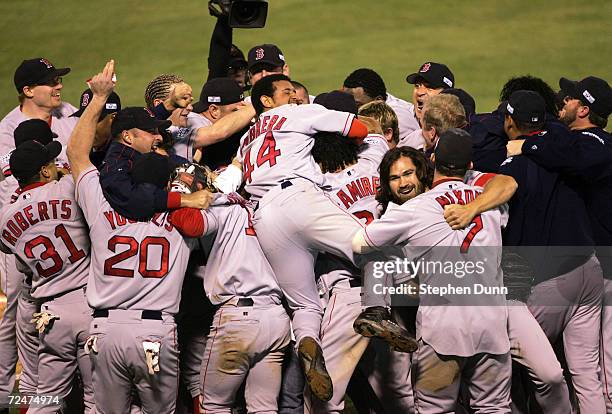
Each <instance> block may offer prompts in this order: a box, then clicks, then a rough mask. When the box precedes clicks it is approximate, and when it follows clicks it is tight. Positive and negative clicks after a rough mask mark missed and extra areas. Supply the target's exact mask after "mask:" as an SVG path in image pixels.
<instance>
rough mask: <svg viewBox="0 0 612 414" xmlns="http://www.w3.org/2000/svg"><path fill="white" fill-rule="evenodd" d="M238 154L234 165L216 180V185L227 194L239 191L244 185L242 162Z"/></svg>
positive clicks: (233, 161)
mask: <svg viewBox="0 0 612 414" xmlns="http://www.w3.org/2000/svg"><path fill="white" fill-rule="evenodd" d="M239 154H240V150H238V154H236V156H235V157H234V159H233V160H232V163H231V164H230V165H228V166H227V168H226V169H225V170H223V172H221V173H220V174H219V175H218V176H217V178H215V181H214V185H215V186H216V187H217V188H218V189H219V190H220V191H221V192H222V193H225V194H229V193H232V192H234V191H237V190H238V188H240V185H241V184H242V160H241V159H240V157H239Z"/></svg>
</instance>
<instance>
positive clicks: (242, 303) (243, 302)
mask: <svg viewBox="0 0 612 414" xmlns="http://www.w3.org/2000/svg"><path fill="white" fill-rule="evenodd" d="M253 303H254V302H253V299H251V298H240V299H238V302H237V303H236V306H238V307H242V306H253Z"/></svg>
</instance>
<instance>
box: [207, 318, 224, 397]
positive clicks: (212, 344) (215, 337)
mask: <svg viewBox="0 0 612 414" xmlns="http://www.w3.org/2000/svg"><path fill="white" fill-rule="evenodd" d="M222 315H223V308H221V309H219V318H218V319H219V321H218V322H217V324H218V326H221V316H222ZM218 333H219V329H215V334H214V335H213V337H212V342H211V343H210V349H209V350H208V361H206V368H204V376H203V377H202V401H203V400H204V389H205V387H206V374H208V364H210V356H211V354H212V350H213V346H214V345H215V339H217V334H218ZM207 345H208V344H207Z"/></svg>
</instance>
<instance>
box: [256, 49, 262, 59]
mask: <svg viewBox="0 0 612 414" xmlns="http://www.w3.org/2000/svg"><path fill="white" fill-rule="evenodd" d="M263 57H264V50H263V49H262V48H259V49H257V50H255V60H259V59H263Z"/></svg>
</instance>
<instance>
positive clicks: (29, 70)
mask: <svg viewBox="0 0 612 414" xmlns="http://www.w3.org/2000/svg"><path fill="white" fill-rule="evenodd" d="M69 72H70V68H60V69H57V68H56V67H55V66H53V64H52V63H51V62H49V61H48V60H47V59H45V58H34V59H27V60H24V61H23V62H21V65H19V67H18V68H17V70H15V76H14V79H13V80H14V82H15V88H17V92H19V93H21V92H22V91H23V87H24V86H33V85H41V84H44V83H46V82H48V81H50V80H52V79H54V78H56V77H58V76H64V75H66V74H68V73H69Z"/></svg>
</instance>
